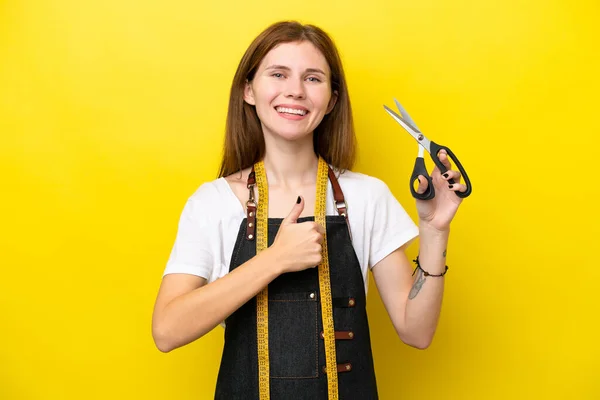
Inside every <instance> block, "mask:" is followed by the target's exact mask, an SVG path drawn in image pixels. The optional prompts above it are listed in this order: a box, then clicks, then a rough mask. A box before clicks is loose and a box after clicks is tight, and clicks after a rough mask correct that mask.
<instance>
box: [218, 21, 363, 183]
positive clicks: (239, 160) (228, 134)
mask: <svg viewBox="0 0 600 400" xmlns="http://www.w3.org/2000/svg"><path fill="white" fill-rule="evenodd" d="M298 41H309V42H310V43H312V44H313V45H314V46H315V47H316V48H317V49H318V50H319V51H320V52H321V53H322V54H323V56H324V57H325V59H326V60H327V63H328V64H329V68H330V70H331V89H332V91H334V90H335V91H337V94H338V99H337V102H336V104H335V106H334V107H333V110H332V111H331V112H330V113H329V114H327V115H325V117H324V118H323V120H322V121H321V123H320V124H319V126H318V127H317V128H316V129H315V131H314V134H313V142H314V147H315V153H316V154H318V155H320V156H321V157H323V159H325V161H327V162H328V163H329V164H331V165H333V166H334V167H336V168H338V169H340V170H347V169H350V168H352V166H353V165H354V160H355V157H356V155H355V154H356V137H355V132H354V123H353V119H352V108H351V106H350V98H349V96H348V86H347V84H346V77H345V75H344V70H343V68H342V62H341V60H340V56H339V53H338V51H337V48H336V46H335V44H334V42H333V40H332V39H331V38H330V37H329V35H328V34H327V33H325V32H324V31H323V30H322V29H320V28H318V27H316V26H314V25H310V24H308V25H303V24H301V23H299V22H296V21H281V22H277V23H274V24H272V25H271V26H269V27H268V28H267V29H265V30H264V31H263V32H261V33H260V34H259V35H258V36H257V37H256V38H255V39H254V41H253V42H252V43H251V44H250V46H249V47H248V49H247V50H246V53H245V54H244V56H243V57H242V59H241V61H240V64H239V65H238V68H237V71H236V73H235V76H234V78H233V83H232V85H231V92H230V97H229V109H228V111H227V122H226V127H225V144H224V148H223V159H222V162H221V168H220V171H219V177H224V176H228V175H230V174H232V173H234V172H237V171H240V170H242V169H244V168H247V167H249V166H251V165H253V164H254V163H255V162H257V161H260V160H262V158H263V157H264V155H265V141H264V137H263V132H262V129H261V123H260V120H259V119H258V115H257V113H256V109H255V108H254V106H252V105H250V104H248V103H246V102H245V101H244V88H245V85H246V81H248V82H251V81H252V79H253V78H254V74H255V73H256V70H257V69H258V67H259V65H260V63H261V61H262V60H263V58H264V57H265V56H266V55H267V53H268V52H269V51H271V49H273V48H274V47H275V46H277V45H279V44H281V43H289V42H298Z"/></svg>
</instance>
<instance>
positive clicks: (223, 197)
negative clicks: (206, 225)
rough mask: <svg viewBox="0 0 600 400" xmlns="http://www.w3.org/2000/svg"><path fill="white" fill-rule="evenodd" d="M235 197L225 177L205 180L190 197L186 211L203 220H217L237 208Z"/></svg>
mask: <svg viewBox="0 0 600 400" xmlns="http://www.w3.org/2000/svg"><path fill="white" fill-rule="evenodd" d="M234 199H235V197H233V194H232V191H231V187H230V186H229V184H228V182H227V180H226V179H225V178H217V179H213V180H210V181H205V182H202V183H201V184H200V185H199V186H198V187H197V188H196V189H195V190H194V191H193V192H192V194H191V195H190V196H189V197H188V199H187V202H186V205H185V209H184V212H185V213H186V214H187V215H188V216H191V217H194V218H200V219H202V220H217V219H220V218H222V217H223V216H225V214H227V213H230V212H233V211H234V210H236V205H237V204H236V203H235V201H232V200H234Z"/></svg>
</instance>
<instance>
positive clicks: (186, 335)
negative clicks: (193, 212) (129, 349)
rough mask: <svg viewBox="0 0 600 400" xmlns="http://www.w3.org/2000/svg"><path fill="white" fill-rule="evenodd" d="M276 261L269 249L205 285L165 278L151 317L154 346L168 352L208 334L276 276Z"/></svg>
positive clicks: (184, 278) (202, 281)
mask: <svg viewBox="0 0 600 400" xmlns="http://www.w3.org/2000/svg"><path fill="white" fill-rule="evenodd" d="M278 258H279V257H278V256H277V250H276V249H272V248H269V249H267V250H265V251H263V252H261V253H260V254H258V255H257V256H256V257H253V258H252V259H250V260H249V261H247V262H246V263H244V264H242V265H240V266H239V267H238V268H236V269H234V270H233V271H231V272H230V273H228V274H227V275H225V276H224V277H222V278H220V279H217V280H216V281H214V282H211V283H210V284H208V285H207V284H206V279H204V278H201V277H199V276H195V275H189V274H168V275H165V276H164V278H163V280H162V283H161V285H160V289H159V292H158V296H157V299H156V303H155V306H154V313H153V316H152V336H153V338H154V342H155V344H156V347H158V349H159V350H160V351H162V352H169V351H171V350H174V349H176V348H178V347H181V346H184V345H186V344H188V343H190V342H192V341H194V340H196V339H198V338H200V337H202V336H204V335H205V334H206V333H208V332H210V331H211V330H212V329H213V328H214V327H216V326H217V325H218V324H219V323H221V322H222V321H224V320H225V319H226V318H227V317H228V316H229V315H231V314H232V313H233V312H234V311H235V310H237V309H238V308H239V307H241V306H242V305H243V304H244V303H246V302H247V301H248V300H250V299H251V298H252V297H254V296H256V294H258V292H260V291H261V290H262V289H263V288H264V287H266V286H267V285H268V284H269V283H270V282H271V281H272V280H273V279H275V278H276V277H277V276H279V274H280V273H281V270H280V268H281V265H282V264H281V263H280V262H279V260H278Z"/></svg>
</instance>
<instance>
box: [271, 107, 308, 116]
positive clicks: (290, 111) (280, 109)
mask: <svg viewBox="0 0 600 400" xmlns="http://www.w3.org/2000/svg"><path fill="white" fill-rule="evenodd" d="M275 110H277V112H278V113H281V114H294V115H301V116H304V115H306V114H307V113H308V111H307V110H301V109H298V108H289V107H275Z"/></svg>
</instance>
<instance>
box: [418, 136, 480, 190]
mask: <svg viewBox="0 0 600 400" xmlns="http://www.w3.org/2000/svg"><path fill="white" fill-rule="evenodd" d="M430 150H431V153H430V156H431V159H432V160H433V162H434V163H435V165H436V166H437V167H438V168H439V170H440V172H441V173H442V174H443V173H444V172H446V171H447V170H448V169H447V168H446V167H445V166H444V164H442V162H441V161H440V159H439V157H438V154H439V152H440V150H445V152H446V154H447V155H448V157H449V158H450V160H452V162H453V163H454V164H455V165H456V167H457V168H458V170H459V171H460V175H461V177H462V178H463V179H464V181H465V185H466V186H467V190H466V191H464V192H459V191H455V192H454V193H455V194H456V195H457V196H458V197H461V198H465V197H468V196H469V195H470V194H471V180H470V179H469V176H468V175H467V171H465V169H464V168H463V166H462V164H461V163H460V161H459V160H458V158H457V157H456V155H455V154H454V153H453V152H452V150H450V149H449V148H448V147H446V146H440V145H438V144H437V143H435V142H433V141H431V144H430ZM419 175H422V176H424V177H425V178H426V179H427V190H426V191H425V192H424V193H417V191H416V190H415V189H414V186H413V185H414V182H415V181H416V180H417V179H418V176H419ZM453 183H455V182H454V179H448V184H450V185H452V184H453ZM410 192H411V194H412V196H413V197H414V198H416V199H420V200H430V199H433V198H434V197H435V189H434V188H433V182H432V181H431V176H429V173H428V172H427V168H425V160H424V159H423V158H422V157H417V159H416V160H415V166H414V168H413V173H412V175H411V177H410Z"/></svg>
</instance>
